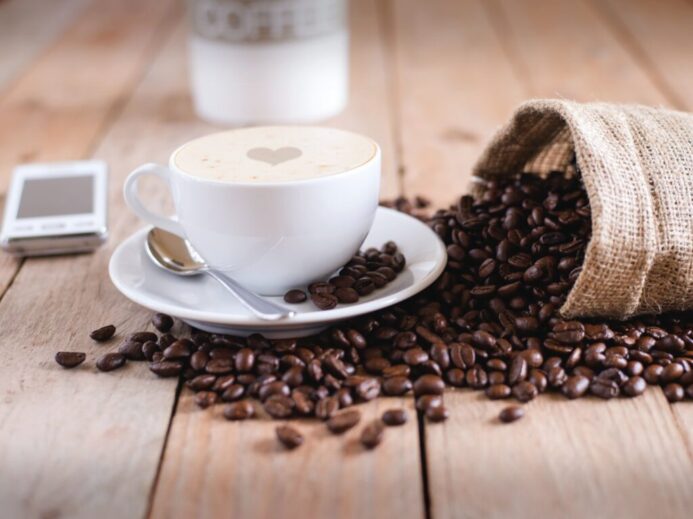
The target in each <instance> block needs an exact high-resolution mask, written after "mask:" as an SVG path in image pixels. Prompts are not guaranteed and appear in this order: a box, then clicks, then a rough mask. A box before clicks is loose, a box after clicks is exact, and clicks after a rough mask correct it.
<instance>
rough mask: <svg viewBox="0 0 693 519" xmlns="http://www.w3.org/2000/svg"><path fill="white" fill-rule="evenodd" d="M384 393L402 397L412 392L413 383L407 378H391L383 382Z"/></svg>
mask: <svg viewBox="0 0 693 519" xmlns="http://www.w3.org/2000/svg"><path fill="white" fill-rule="evenodd" d="M382 387H383V393H385V394H386V395H389V396H402V395H404V394H405V393H407V392H409V391H411V389H412V383H411V381H410V380H409V379H408V378H405V377H389V378H386V379H384V380H383V384H382Z"/></svg>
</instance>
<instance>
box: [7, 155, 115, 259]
mask: <svg viewBox="0 0 693 519" xmlns="http://www.w3.org/2000/svg"><path fill="white" fill-rule="evenodd" d="M107 180H108V167H107V165H106V163H105V162H102V161H96V160H94V161H78V162H59V163H50V164H24V165H21V166H17V167H16V168H15V169H14V171H13V173H12V181H11V183H10V188H9V191H8V194H7V200H6V204H5V216H4V219H3V222H2V230H1V231H0V246H1V247H2V248H3V249H4V250H5V251H7V252H9V253H10V254H12V255H15V256H38V255H51V254H68V253H76V252H87V251H91V250H94V249H95V248H96V247H98V246H99V245H101V244H102V243H103V242H104V241H106V238H107V235H108V228H107V208H106V206H107V199H108V198H107V185H108V182H107Z"/></svg>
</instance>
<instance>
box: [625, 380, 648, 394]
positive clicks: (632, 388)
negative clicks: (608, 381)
mask: <svg viewBox="0 0 693 519" xmlns="http://www.w3.org/2000/svg"><path fill="white" fill-rule="evenodd" d="M646 388H647V382H645V379H644V378H642V377H639V376H634V377H630V378H629V379H628V381H627V382H626V383H625V384H623V386H622V387H621V390H622V391H623V394H624V395H627V396H638V395H642V394H643V393H644V392H645V389H646Z"/></svg>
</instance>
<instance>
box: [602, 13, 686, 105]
mask: <svg viewBox="0 0 693 519" xmlns="http://www.w3.org/2000/svg"><path fill="white" fill-rule="evenodd" d="M590 4H591V5H592V7H593V8H594V9H595V10H597V11H598V12H599V13H600V14H601V15H602V16H603V17H604V19H605V20H606V21H607V23H609V24H610V26H611V27H612V29H613V31H614V33H615V34H616V35H617V36H618V37H619V39H620V40H621V42H622V43H623V45H624V46H625V47H626V48H627V49H629V50H630V52H631V54H633V56H634V58H635V59H637V60H638V61H639V62H640V63H641V65H642V67H643V69H645V70H646V71H647V72H648V73H649V74H650V76H651V77H652V80H653V81H654V82H655V83H657V86H658V87H659V89H660V90H661V91H662V92H664V94H665V95H666V96H667V98H668V99H669V101H670V103H671V104H672V105H674V106H675V107H677V108H679V109H680V110H693V95H692V94H691V92H693V67H691V49H692V48H693V33H691V27H693V3H692V2H690V1H686V0H669V1H668V2H667V3H666V5H663V4H662V2H657V1H656V0H636V1H629V2H625V1H623V0H607V1H605V2H597V1H594V0H590Z"/></svg>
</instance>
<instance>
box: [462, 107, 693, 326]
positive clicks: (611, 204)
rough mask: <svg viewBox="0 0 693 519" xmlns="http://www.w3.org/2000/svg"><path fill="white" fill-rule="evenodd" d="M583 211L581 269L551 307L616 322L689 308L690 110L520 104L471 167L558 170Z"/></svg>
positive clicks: (692, 238) (692, 215)
mask: <svg viewBox="0 0 693 519" xmlns="http://www.w3.org/2000/svg"><path fill="white" fill-rule="evenodd" d="M573 153H574V154H575V157H576V160H577V164H578V167H579V169H580V171H581V172H582V177H583V182H584V185H585V189H586V191H587V195H588V197H589V200H590V206H591V210H592V238H591V240H590V242H589V244H588V245H587V248H586V252H585V260H584V263H583V269H582V272H581V274H580V275H579V276H578V279H577V281H576V282H575V285H574V286H573V288H572V290H571V292H570V294H569V295H568V298H567V300H566V302H565V304H564V305H563V306H562V307H561V310H560V311H561V314H562V315H563V316H564V317H566V318H572V317H577V316H583V317H589V316H600V317H611V318H618V319H623V318H627V317H630V316H633V315H637V314H644V313H661V312H664V311H669V310H685V309H690V308H693V116H691V115H690V114H685V113H681V112H674V111H670V110H664V109H655V108H649V107H644V106H634V105H614V104H608V103H589V104H580V103H575V102H571V101H564V100H535V101H529V102H527V103H524V104H523V105H521V106H520V107H519V108H518V110H517V111H516V112H515V114H514V115H513V117H512V119H511V121H510V123H509V124H508V125H507V126H506V127H504V128H502V129H501V130H500V131H499V132H498V133H497V134H496V136H495V137H494V138H493V140H492V142H491V143H490V144H489V146H488V147H487V148H486V150H485V151H484V153H483V154H482V156H481V158H480V159H479V161H478V162H477V164H476V166H475V168H474V174H475V175H476V176H479V177H483V178H493V177H498V176H503V175H507V174H510V173H515V172H518V171H522V170H523V169H524V168H525V166H527V165H531V166H532V170H533V171H535V170H537V169H544V170H551V169H563V168H565V167H566V166H567V165H568V162H569V161H570V160H571V158H572V156H573Z"/></svg>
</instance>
